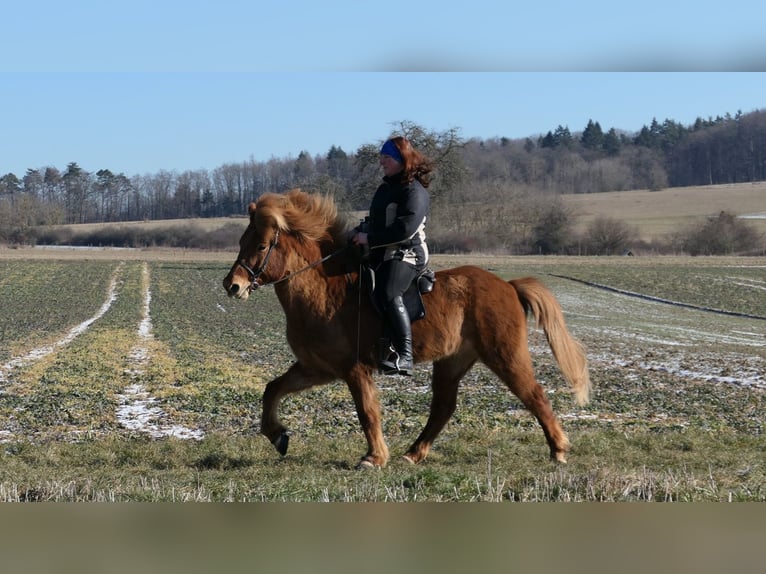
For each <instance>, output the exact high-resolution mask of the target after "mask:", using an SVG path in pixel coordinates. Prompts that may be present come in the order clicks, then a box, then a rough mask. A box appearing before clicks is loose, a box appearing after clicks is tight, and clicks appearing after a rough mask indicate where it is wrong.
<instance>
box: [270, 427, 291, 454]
mask: <svg viewBox="0 0 766 574" xmlns="http://www.w3.org/2000/svg"><path fill="white" fill-rule="evenodd" d="M289 443H290V435H289V434H287V433H286V432H283V433H282V434H281V435H279V436H278V437H277V439H276V440H275V441H273V442H272V443H271V444H273V445H274V448H276V449H277V452H278V453H279V454H281V455H282V456H285V455H286V454H287V446H288V445H289Z"/></svg>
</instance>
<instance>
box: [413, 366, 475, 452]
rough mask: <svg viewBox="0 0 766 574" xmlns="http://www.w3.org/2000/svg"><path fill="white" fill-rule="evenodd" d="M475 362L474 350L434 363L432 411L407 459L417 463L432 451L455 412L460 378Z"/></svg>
mask: <svg viewBox="0 0 766 574" xmlns="http://www.w3.org/2000/svg"><path fill="white" fill-rule="evenodd" d="M475 362H476V358H475V356H474V355H473V354H470V355H463V356H461V355H457V356H453V357H449V358H447V359H442V360H440V361H436V362H435V363H434V370H433V382H432V388H433V395H432V397H431V412H430V414H429V415H428V421H427V422H426V426H425V427H423V431H422V432H421V433H420V436H418V438H417V440H416V441H415V442H414V443H412V446H411V447H410V449H409V450H408V451H407V453H406V454H405V455H404V459H405V460H408V461H409V462H411V463H413V464H416V463H418V462H420V461H421V460H423V459H424V458H425V457H426V456H427V455H428V451H429V450H430V449H431V445H432V444H433V442H434V440H436V437H437V436H438V435H439V433H440V432H441V430H442V429H443V428H444V425H446V424H447V421H448V420H449V419H450V417H451V416H452V414H453V413H454V412H455V406H456V405H457V389H458V384H459V383H460V379H462V378H463V375H465V374H466V373H467V372H468V370H469V369H470V368H471V367H472V366H473V364H474V363H475Z"/></svg>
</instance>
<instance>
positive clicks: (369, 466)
mask: <svg viewBox="0 0 766 574" xmlns="http://www.w3.org/2000/svg"><path fill="white" fill-rule="evenodd" d="M376 468H380V466H378V465H377V464H375V463H374V462H372V461H371V460H367V459H366V458H363V459H362V460H360V461H359V464H357V465H356V469H357V470H374V469H376Z"/></svg>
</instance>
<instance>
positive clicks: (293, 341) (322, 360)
mask: <svg viewBox="0 0 766 574" xmlns="http://www.w3.org/2000/svg"><path fill="white" fill-rule="evenodd" d="M287 342H288V344H289V345H290V348H291V349H292V350H293V353H294V354H295V356H296V358H297V359H298V360H299V361H300V362H301V363H304V364H305V365H312V366H316V367H317V368H321V369H323V370H324V369H326V368H327V367H328V366H329V365H330V364H332V363H331V360H332V356H333V355H334V354H336V353H337V349H338V340H337V337H336V336H334V334H333V333H332V329H328V328H327V327H326V326H322V327H319V326H316V325H312V324H311V323H310V322H297V323H295V324H288V325H287Z"/></svg>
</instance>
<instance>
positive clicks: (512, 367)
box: [484, 346, 570, 462]
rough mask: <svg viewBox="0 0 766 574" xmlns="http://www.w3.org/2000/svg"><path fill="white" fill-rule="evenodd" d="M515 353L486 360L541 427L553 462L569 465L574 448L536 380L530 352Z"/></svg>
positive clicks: (516, 350) (524, 350)
mask: <svg viewBox="0 0 766 574" xmlns="http://www.w3.org/2000/svg"><path fill="white" fill-rule="evenodd" d="M513 352H514V353H515V356H514V357H512V358H509V357H503V355H504V353H500V354H489V356H487V357H485V358H484V362H485V364H486V365H487V366H488V367H489V368H490V369H492V371H494V373H495V374H496V375H497V376H498V377H500V378H501V379H502V381H503V382H504V383H505V384H506V386H507V387H508V388H509V389H510V391H511V392H512V393H513V394H514V395H516V396H517V397H518V398H519V399H520V400H521V402H522V403H524V406H525V407H527V409H528V410H529V411H530V412H531V413H532V414H533V415H534V416H535V418H536V419H537V421H538V422H539V423H540V426H541V427H542V428H543V432H544V433H545V439H546V440H547V441H548V446H549V447H550V451H551V459H552V460H556V461H558V462H566V453H567V452H568V451H569V448H570V445H569V439H568V438H567V435H566V434H565V433H564V431H563V429H562V428H561V425H560V424H559V422H558V420H557V419H556V415H554V414H553V409H552V408H551V403H550V401H549V400H548V397H547V396H546V394H545V390H544V389H543V387H542V386H541V385H540V383H538V382H537V381H536V380H535V375H534V370H533V368H532V358H531V357H530V356H529V350H528V349H527V348H526V347H518V346H516V347H515V348H514V350H513Z"/></svg>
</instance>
